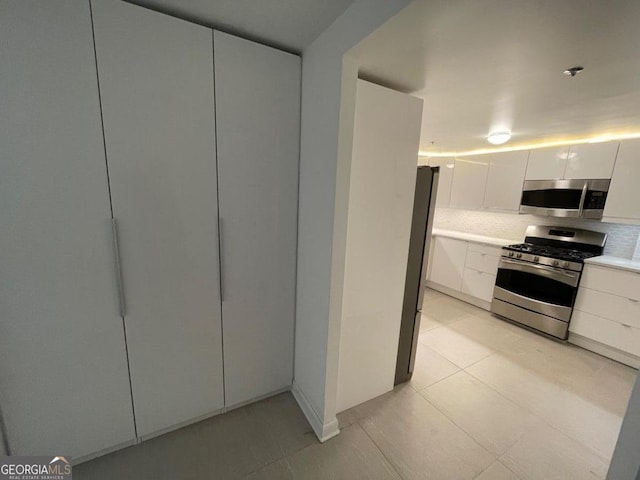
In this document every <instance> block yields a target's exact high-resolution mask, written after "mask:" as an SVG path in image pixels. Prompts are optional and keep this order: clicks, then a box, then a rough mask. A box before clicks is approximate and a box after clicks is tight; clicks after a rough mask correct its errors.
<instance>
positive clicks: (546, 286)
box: [491, 225, 607, 340]
mask: <svg viewBox="0 0 640 480" xmlns="http://www.w3.org/2000/svg"><path fill="white" fill-rule="evenodd" d="M606 240H607V234H606V233H601V232H594V231H591V230H581V229H577V228H567V227H553V226H540V225H531V226H529V227H527V233H526V238H525V243H521V244H517V245H509V246H507V247H503V248H502V257H501V258H500V263H499V264H498V275H497V277H496V286H495V288H494V290H493V301H492V303H491V311H492V312H493V313H495V314H497V315H500V316H501V317H504V318H506V319H508V320H511V321H513V322H516V323H519V324H521V325H523V326H526V327H528V328H531V329H534V330H536V331H538V332H541V333H544V334H547V335H551V336H553V337H556V338H559V339H561V340H566V339H567V337H568V336H569V322H570V320H571V313H572V312H573V305H574V303H575V300H576V295H577V293H578V285H579V283H580V276H581V275H582V268H583V264H584V260H585V259H587V258H591V257H596V256H598V255H602V251H603V250H604V244H605V242H606Z"/></svg>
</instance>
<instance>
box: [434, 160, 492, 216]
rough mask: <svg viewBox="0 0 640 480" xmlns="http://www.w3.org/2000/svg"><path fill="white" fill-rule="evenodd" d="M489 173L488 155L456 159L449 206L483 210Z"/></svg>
mask: <svg viewBox="0 0 640 480" xmlns="http://www.w3.org/2000/svg"><path fill="white" fill-rule="evenodd" d="M488 171H489V158H488V155H476V156H472V157H467V158H456V161H455V169H454V173H453V182H452V184H451V200H450V202H449V205H450V206H451V207H453V208H463V209H467V210H478V209H481V208H482V205H483V203H484V192H485V186H486V182H487V173H488ZM438 193H439V192H438Z"/></svg>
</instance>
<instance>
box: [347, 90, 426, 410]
mask: <svg viewBox="0 0 640 480" xmlns="http://www.w3.org/2000/svg"><path fill="white" fill-rule="evenodd" d="M421 123H422V100H421V99H419V98H416V97H411V96H409V95H405V94H403V93H400V92H396V91H394V90H390V89H388V88H384V87H381V86H379V85H375V84H373V83H369V82H365V81H364V80H358V86H357V93H356V110H355V124H354V129H353V154H352V158H351V183H350V189H349V213H348V223H347V239H346V241H347V243H346V257H345V269H344V294H343V295H344V296H343V302H342V319H341V327H340V328H341V330H340V331H341V334H340V363H339V365H338V392H337V410H338V411H339V412H340V411H343V410H346V409H347V408H350V407H353V406H355V405H358V404H360V403H362V402H365V401H367V400H369V399H371V398H374V397H377V396H378V395H382V394H383V393H385V392H388V391H389V390H391V389H392V388H393V382H394V377H395V368H396V355H397V350H398V336H399V333H400V319H401V317H402V303H403V299H404V286H405V277H406V269H407V252H408V251H409V236H410V232H411V219H412V206H413V196H414V188H415V183H416V155H417V152H418V148H419V143H420V126H421Z"/></svg>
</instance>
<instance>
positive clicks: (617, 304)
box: [575, 287, 640, 328]
mask: <svg viewBox="0 0 640 480" xmlns="http://www.w3.org/2000/svg"><path fill="white" fill-rule="evenodd" d="M575 308H576V309H578V310H581V311H583V312H586V313H592V314H594V315H598V316H599V317H603V318H606V319H609V320H613V321H614V322H616V323H621V324H623V325H630V326H632V327H635V328H640V302H637V301H635V300H629V299H628V298H625V297H619V296H617V295H612V294H611V293H606V292H600V291H598V290H591V289H589V288H582V287H581V288H580V290H579V291H578V298H577V299H576V307H575Z"/></svg>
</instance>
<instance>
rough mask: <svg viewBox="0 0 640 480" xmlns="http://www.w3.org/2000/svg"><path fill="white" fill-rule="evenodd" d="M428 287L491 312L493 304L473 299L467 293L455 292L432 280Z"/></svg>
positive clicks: (428, 282)
mask: <svg viewBox="0 0 640 480" xmlns="http://www.w3.org/2000/svg"><path fill="white" fill-rule="evenodd" d="M426 286H427V287H429V288H431V289H432V290H436V291H438V292H440V293H444V294H445V295H449V296H450V297H454V298H457V299H458V300H462V301H463V302H467V303H470V304H471V305H475V306H476V307H478V308H482V309H483V310H487V311H491V302H487V301H485V300H482V299H480V298H476V297H472V296H471V295H468V294H466V293H463V292H460V291H459V290H454V289H453V288H449V287H445V286H444V285H440V284H438V283H434V282H432V281H431V280H427V282H426Z"/></svg>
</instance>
